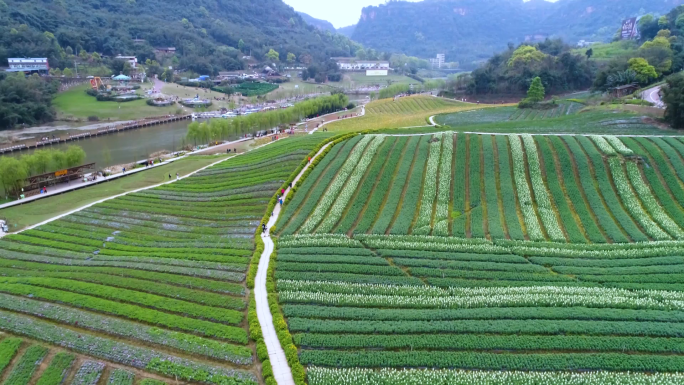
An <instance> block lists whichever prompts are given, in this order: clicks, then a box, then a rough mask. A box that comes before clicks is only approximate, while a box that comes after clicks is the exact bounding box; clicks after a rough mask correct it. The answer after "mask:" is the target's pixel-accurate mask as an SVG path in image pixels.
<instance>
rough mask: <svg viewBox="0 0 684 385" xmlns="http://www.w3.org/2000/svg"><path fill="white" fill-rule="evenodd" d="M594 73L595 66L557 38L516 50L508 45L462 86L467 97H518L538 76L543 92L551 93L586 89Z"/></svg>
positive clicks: (523, 45)
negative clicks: (482, 95) (484, 95)
mask: <svg viewBox="0 0 684 385" xmlns="http://www.w3.org/2000/svg"><path fill="white" fill-rule="evenodd" d="M595 73H596V63H594V62H591V61H590V60H588V58H587V57H586V56H585V55H578V54H575V53H572V52H571V50H570V46H568V45H567V44H565V43H563V41H562V40H560V39H554V40H549V39H547V40H546V41H544V42H541V43H538V44H535V45H528V44H521V45H520V46H518V47H517V48H516V47H514V46H513V45H512V44H511V45H509V47H508V49H507V50H505V51H504V52H501V53H499V54H496V55H494V56H493V57H492V58H491V59H489V60H488V61H487V63H485V64H484V65H483V66H482V67H480V68H478V69H477V70H475V71H473V72H472V73H471V74H470V75H469V77H468V80H467V84H466V85H465V86H466V89H467V92H468V93H469V94H475V95H477V94H480V95H481V94H513V95H521V94H523V93H524V92H525V91H527V90H528V88H529V86H530V84H531V82H532V80H533V79H534V78H536V77H540V78H541V79H542V82H543V84H544V88H545V89H546V91H547V92H548V93H550V94H554V93H561V92H567V91H573V90H579V89H587V88H589V87H590V86H591V84H592V82H593V80H594V74H595Z"/></svg>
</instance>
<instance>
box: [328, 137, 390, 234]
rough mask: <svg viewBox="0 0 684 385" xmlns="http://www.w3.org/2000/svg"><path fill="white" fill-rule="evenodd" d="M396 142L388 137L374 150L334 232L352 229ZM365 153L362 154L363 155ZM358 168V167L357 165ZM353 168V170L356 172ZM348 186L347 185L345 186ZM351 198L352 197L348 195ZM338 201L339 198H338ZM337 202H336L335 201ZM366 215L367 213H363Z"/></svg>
mask: <svg viewBox="0 0 684 385" xmlns="http://www.w3.org/2000/svg"><path fill="white" fill-rule="evenodd" d="M396 143H397V138H392V137H388V138H387V139H385V140H384V141H383V143H382V144H381V145H380V148H378V150H377V151H376V154H375V156H374V157H373V159H372V160H371V163H370V165H369V166H368V167H367V172H366V173H365V175H366V176H365V178H364V179H359V183H358V184H357V186H356V187H355V188H354V189H353V190H352V191H353V192H354V194H356V199H350V200H349V202H348V203H349V204H348V205H345V206H346V208H345V210H347V211H346V213H344V215H340V217H341V218H340V222H339V225H338V226H337V228H336V230H335V231H334V232H335V233H338V234H346V233H347V232H349V231H350V230H353V229H352V226H354V224H355V223H356V220H357V218H358V216H359V214H360V213H361V211H362V210H363V208H364V207H365V206H366V205H367V203H368V199H369V198H370V197H371V196H372V195H373V192H374V191H375V190H374V187H375V183H376V181H377V178H378V176H379V175H381V170H382V169H383V166H384V165H385V164H387V158H388V157H389V156H390V151H391V150H392V149H393V148H394V147H395V145H396ZM365 156H367V155H364V157H365ZM357 170H358V167H357ZM357 170H355V172H357ZM346 188H349V187H345V189H346ZM375 195H383V194H375ZM350 198H353V197H350ZM338 202H339V199H338ZM336 204H337V202H336ZM364 215H368V214H364Z"/></svg>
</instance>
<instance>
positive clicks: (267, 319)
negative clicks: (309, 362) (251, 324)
mask: <svg viewBox="0 0 684 385" xmlns="http://www.w3.org/2000/svg"><path fill="white" fill-rule="evenodd" d="M329 145H330V143H328V144H326V145H325V146H323V148H321V150H320V151H318V153H317V154H316V155H315V156H314V157H313V159H316V157H318V156H319V155H321V153H322V152H323V150H325V149H326V148H327V147H328V146H329ZM313 159H312V160H313ZM307 169H308V167H305V168H304V169H303V170H302V172H300V173H299V175H297V177H296V178H295V179H294V182H293V184H296V183H297V181H299V178H301V177H302V175H304V172H305V171H306V170H307ZM289 193H290V189H289V188H288V189H287V190H285V194H283V200H285V198H286V197H287V194H289ZM280 208H281V206H280V205H276V207H275V209H274V210H273V215H272V216H271V219H270V220H269V221H268V223H267V224H266V231H267V232H266V234H262V235H261V238H262V239H263V241H264V252H263V253H262V254H261V258H260V259H259V269H258V270H257V275H256V280H255V281H254V298H255V300H256V307H257V318H259V324H260V325H261V332H262V334H263V336H264V342H265V343H266V348H267V349H268V360H269V361H270V362H271V366H272V367H273V377H274V378H275V379H276V382H277V383H278V385H294V379H293V378H292V371H291V370H290V365H288V363H287V357H285V351H284V350H283V348H282V346H280V341H279V340H278V335H277V334H276V330H275V327H274V326H273V316H272V315H271V309H270V308H269V306H268V292H267V291H266V276H267V274H268V264H269V262H270V260H271V254H272V253H273V241H272V240H271V238H270V237H269V233H268V232H269V231H270V229H271V227H273V225H275V223H276V221H277V220H278V216H279V215H280Z"/></svg>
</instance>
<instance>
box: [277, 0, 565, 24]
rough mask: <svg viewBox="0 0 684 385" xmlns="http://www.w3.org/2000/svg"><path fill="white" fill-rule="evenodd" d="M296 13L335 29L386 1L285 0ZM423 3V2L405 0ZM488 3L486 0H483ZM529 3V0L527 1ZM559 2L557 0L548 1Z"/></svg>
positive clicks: (351, 21) (353, 21) (357, 19)
mask: <svg viewBox="0 0 684 385" xmlns="http://www.w3.org/2000/svg"><path fill="white" fill-rule="evenodd" d="M283 1H284V2H285V3H286V4H288V5H290V6H291V7H292V8H294V9H295V11H299V12H304V13H307V14H309V15H311V16H313V17H315V18H316V19H322V20H327V21H329V22H331V23H332V24H333V25H334V26H335V28H342V27H346V26H349V25H352V24H356V23H357V22H358V21H359V17H360V16H361V10H362V9H363V7H367V6H369V5H379V4H385V0H283ZM405 1H411V2H416V1H421V0H405ZM483 1H486V0H483ZM525 1H527V0H525ZM547 1H557V0H547Z"/></svg>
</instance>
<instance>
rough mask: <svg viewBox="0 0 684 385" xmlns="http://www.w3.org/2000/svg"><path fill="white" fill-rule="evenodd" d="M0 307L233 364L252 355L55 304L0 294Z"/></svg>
mask: <svg viewBox="0 0 684 385" xmlns="http://www.w3.org/2000/svg"><path fill="white" fill-rule="evenodd" d="M0 308H3V309H7V310H11V311H15V312H19V313H23V314H29V315H32V316H35V317H40V318H44V319H48V320H51V321H54V322H57V323H64V324H67V325H77V326H78V327H79V328H83V329H88V330H94V331H97V332H103V333H106V334H110V335H114V336H117V337H124V338H133V339H135V340H138V341H143V342H145V343H151V344H157V345H161V346H165V347H170V348H173V349H177V350H180V351H183V352H186V353H191V354H198V355H202V356H206V357H212V358H215V359H218V360H226V361H230V362H233V363H236V364H242V365H249V364H251V363H252V352H251V350H250V349H249V348H247V347H244V346H237V345H231V344H226V343H222V342H218V341H214V340H210V339H208V338H202V337H198V336H195V335H192V334H186V333H179V332H173V331H168V330H165V329H160V328H157V327H151V326H147V325H141V324H139V323H135V322H131V321H126V320H122V319H119V318H116V317H110V316H105V315H99V314H94V313H91V312H88V311H83V310H78V309H74V308H70V307H66V306H63V305H58V304H51V303H45V302H40V301H36V300H32V299H25V298H20V297H15V296H11V295H7V294H0Z"/></svg>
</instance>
